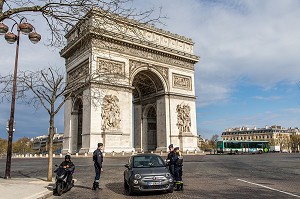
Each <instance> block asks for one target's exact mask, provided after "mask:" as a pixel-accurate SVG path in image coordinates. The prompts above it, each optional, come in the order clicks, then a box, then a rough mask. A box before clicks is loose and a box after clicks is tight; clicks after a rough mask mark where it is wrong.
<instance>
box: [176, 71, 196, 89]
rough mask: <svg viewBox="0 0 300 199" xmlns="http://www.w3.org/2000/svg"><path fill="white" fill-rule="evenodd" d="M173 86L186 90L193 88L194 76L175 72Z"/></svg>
mask: <svg viewBox="0 0 300 199" xmlns="http://www.w3.org/2000/svg"><path fill="white" fill-rule="evenodd" d="M173 87H174V88H180V89H185V90H192V78H191V77H189V76H184V75H179V74H175V73H173Z"/></svg>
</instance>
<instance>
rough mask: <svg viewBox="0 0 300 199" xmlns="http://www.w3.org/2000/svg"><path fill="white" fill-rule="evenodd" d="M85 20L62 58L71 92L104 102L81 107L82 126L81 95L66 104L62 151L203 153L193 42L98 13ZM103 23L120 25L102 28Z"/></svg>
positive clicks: (86, 102)
mask: <svg viewBox="0 0 300 199" xmlns="http://www.w3.org/2000/svg"><path fill="white" fill-rule="evenodd" d="M86 16H87V18H85V19H84V20H83V21H81V22H80V24H77V25H75V26H74V28H72V29H71V30H70V31H69V32H68V34H67V35H66V38H67V42H68V43H67V45H66V46H65V48H63V49H62V51H61V56H62V57H64V58H65V59H66V70H67V82H68V85H72V88H71V89H70V91H71V90H72V89H73V91H74V92H75V93H77V94H78V93H82V96H87V97H89V96H91V95H92V96H96V97H97V99H98V101H99V104H98V105H96V106H95V105H94V103H92V100H83V101H82V103H81V104H83V109H82V116H83V118H82V124H83V125H81V126H80V123H81V119H80V117H79V116H80V114H81V113H80V111H79V110H80V109H78V107H79V106H78V107H77V108H76V106H77V105H74V104H76V103H77V102H76V100H77V99H76V96H74V98H71V99H68V100H67V101H66V103H65V106H64V110H65V114H64V117H65V118H64V124H65V125H64V149H63V151H64V152H72V153H74V152H77V151H78V150H79V148H80V145H82V147H81V149H80V153H83V152H88V153H92V152H93V151H94V150H95V149H96V147H97V143H99V142H103V143H104V148H105V152H112V151H114V152H122V151H124V152H125V151H126V152H132V151H148V150H150V151H152V150H153V151H154V150H155V151H161V150H162V151H166V150H167V149H168V145H169V144H171V143H172V144H174V145H175V146H179V147H180V148H181V149H182V150H190V151H194V150H195V149H197V123H196V103H195V102H196V96H195V84H194V67H195V66H194V64H195V63H196V62H197V61H199V57H198V56H196V55H194V53H193V45H194V43H193V41H192V40H191V39H189V38H185V37H184V36H180V35H177V34H173V33H170V32H167V31H164V30H161V29H157V28H155V27H150V26H147V25H144V24H139V23H138V22H137V21H133V20H128V19H126V18H123V17H120V16H115V15H110V14H109V13H106V14H105V15H103V13H102V12H99V11H98V10H94V9H93V10H91V11H90V12H89V13H88V14H87V15H86ZM103 21H106V22H107V23H105V24H106V25H108V24H114V26H115V27H114V28H112V29H111V28H107V27H99V23H98V22H103ZM100 24H101V23H100ZM104 30H105V31H104ZM118 31H121V32H118ZM136 33H138V35H137V34H136ZM67 94H68V92H66V95H67ZM94 94H95V95H94ZM82 99H85V97H84V98H82ZM74 101H75V102H76V103H74V104H73V102H74ZM81 127H82V128H81ZM80 131H82V133H81V134H82V144H80V142H81V140H80V138H79V137H80Z"/></svg>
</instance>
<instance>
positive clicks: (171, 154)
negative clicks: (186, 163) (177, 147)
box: [167, 144, 175, 178]
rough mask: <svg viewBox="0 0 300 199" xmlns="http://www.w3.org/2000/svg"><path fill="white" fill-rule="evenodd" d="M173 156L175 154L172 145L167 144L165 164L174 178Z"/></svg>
mask: <svg viewBox="0 0 300 199" xmlns="http://www.w3.org/2000/svg"><path fill="white" fill-rule="evenodd" d="M174 156H175V153H174V146H173V144H170V145H169V154H168V157H167V164H168V166H169V170H170V173H171V175H172V176H173V178H175V176H174Z"/></svg>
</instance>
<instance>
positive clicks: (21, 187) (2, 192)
mask: <svg viewBox="0 0 300 199" xmlns="http://www.w3.org/2000/svg"><path fill="white" fill-rule="evenodd" d="M53 184H54V181H53V182H47V181H46V180H43V179H37V178H12V179H3V178H0V198H5V199H16V198H18V199H19V198H20V199H44V198H47V197H49V196H51V195H52V194H53V191H52V187H53Z"/></svg>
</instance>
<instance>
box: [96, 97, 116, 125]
mask: <svg viewBox="0 0 300 199" xmlns="http://www.w3.org/2000/svg"><path fill="white" fill-rule="evenodd" d="M101 118H102V130H116V129H120V121H121V119H120V107H119V99H118V97H117V96H115V95H105V97H104V98H103V104H102V112H101Z"/></svg>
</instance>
